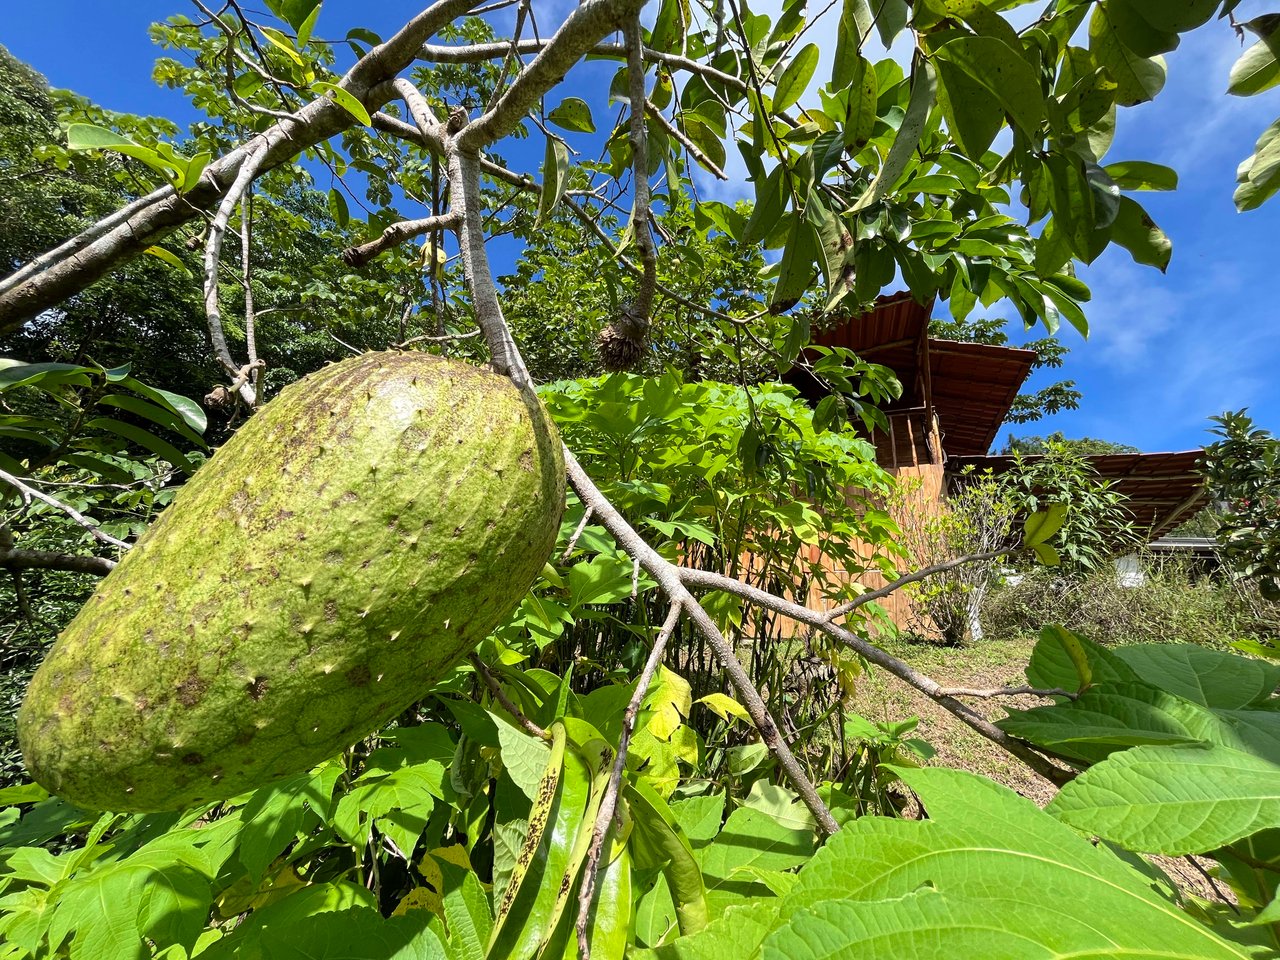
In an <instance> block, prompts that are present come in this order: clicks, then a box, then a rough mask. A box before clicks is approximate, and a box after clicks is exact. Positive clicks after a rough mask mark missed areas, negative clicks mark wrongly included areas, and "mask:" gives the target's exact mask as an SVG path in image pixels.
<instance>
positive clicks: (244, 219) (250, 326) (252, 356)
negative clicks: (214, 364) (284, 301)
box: [240, 184, 262, 407]
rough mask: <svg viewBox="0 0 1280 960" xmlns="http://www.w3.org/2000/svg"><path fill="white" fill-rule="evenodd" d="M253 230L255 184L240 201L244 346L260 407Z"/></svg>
mask: <svg viewBox="0 0 1280 960" xmlns="http://www.w3.org/2000/svg"><path fill="white" fill-rule="evenodd" d="M252 230H253V184H250V185H249V187H248V189H247V190H245V192H244V198H243V199H242V200H241V201H240V275H241V278H242V279H243V281H244V344H245V351H246V352H247V353H248V354H249V365H250V366H251V367H253V368H254V369H253V372H252V373H251V374H250V375H249V381H250V383H251V384H252V386H253V404H252V405H253V406H255V407H256V406H257V405H258V401H259V400H260V399H261V397H262V394H261V391H259V389H258V379H259V376H258V369H257V367H256V366H255V365H256V364H257V362H258V319H257V314H256V313H255V312H254V309H253V283H252V279H253V277H252V272H251V264H250V261H249V254H250V252H251V237H252Z"/></svg>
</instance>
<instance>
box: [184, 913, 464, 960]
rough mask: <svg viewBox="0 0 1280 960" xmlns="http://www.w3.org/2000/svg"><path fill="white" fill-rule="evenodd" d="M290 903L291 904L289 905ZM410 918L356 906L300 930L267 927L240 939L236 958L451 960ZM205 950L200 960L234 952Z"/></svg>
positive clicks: (422, 922)
mask: <svg viewBox="0 0 1280 960" xmlns="http://www.w3.org/2000/svg"><path fill="white" fill-rule="evenodd" d="M285 902H287V901H285ZM415 913H419V911H411V912H410V914H409V915H407V916H402V917H391V918H390V919H385V920H384V919H383V918H382V915H381V914H379V913H378V911H377V910H371V909H369V908H367V907H355V908H353V909H349V910H334V911H327V912H324V913H317V914H316V915H314V916H311V917H308V918H307V919H306V922H305V923H300V924H297V925H296V926H291V925H282V924H272V925H269V926H265V927H264V928H263V929H262V931H261V932H260V933H259V935H258V936H257V937H256V938H255V939H254V940H253V941H252V942H246V941H241V944H242V945H241V947H240V949H239V950H237V951H236V953H235V956H236V958H237V960H251V958H252V960H258V958H261V960H448V954H447V953H446V952H445V949H444V945H443V944H441V943H440V938H439V937H438V936H436V934H435V933H434V932H433V931H431V930H430V929H429V928H428V927H427V926H426V919H425V917H421V916H414V914H415ZM224 942H225V941H219V942H218V943H217V944H215V945H214V947H215V949H213V950H207V951H205V952H204V953H203V954H201V956H202V957H208V958H209V960H217V957H223V956H225V957H230V956H231V954H229V953H227V954H223V953H220V952H217V957H215V955H214V954H215V952H216V947H218V946H220V945H221V944H222V943H224Z"/></svg>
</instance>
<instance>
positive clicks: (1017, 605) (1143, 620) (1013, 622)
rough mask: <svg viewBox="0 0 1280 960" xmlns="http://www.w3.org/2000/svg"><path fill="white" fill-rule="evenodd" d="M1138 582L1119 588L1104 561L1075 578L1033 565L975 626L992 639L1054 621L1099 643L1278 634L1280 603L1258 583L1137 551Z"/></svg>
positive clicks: (987, 606)
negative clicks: (1142, 575) (1211, 574)
mask: <svg viewBox="0 0 1280 960" xmlns="http://www.w3.org/2000/svg"><path fill="white" fill-rule="evenodd" d="M1142 566H1143V569H1144V570H1145V572H1146V579H1145V581H1144V582H1143V583H1141V584H1137V585H1134V586H1124V585H1122V584H1121V583H1120V580H1119V578H1118V577H1117V576H1116V573H1115V571H1114V570H1113V569H1111V568H1110V567H1105V568H1102V569H1099V570H1096V571H1094V572H1092V573H1089V574H1086V575H1082V576H1064V575H1063V574H1062V573H1061V572H1059V571H1056V570H1052V569H1047V568H1040V569H1035V570H1031V571H1029V572H1027V573H1026V574H1025V575H1023V576H1022V577H1021V578H1019V579H1017V582H1013V581H1012V580H1010V581H1007V582H1005V583H1004V584H1003V585H1001V586H999V587H997V588H996V589H995V590H992V591H991V592H990V594H989V595H988V597H987V599H986V602H985V603H984V604H983V608H982V625H983V628H984V630H985V631H986V634H987V635H988V636H990V637H992V638H993V639H1012V638H1015V637H1019V636H1026V635H1034V634H1036V633H1037V632H1039V630H1040V628H1041V627H1042V626H1043V625H1044V624H1046V623H1060V624H1062V625H1064V626H1066V627H1067V628H1069V629H1071V630H1073V631H1075V632H1077V633H1081V634H1083V635H1085V636H1087V637H1090V638H1091V639H1093V640H1095V641H1097V642H1098V643H1102V644H1105V645H1118V644H1125V643H1138V642H1149V641H1153V640H1169V641H1179V642H1183V643H1197V644H1200V645H1202V646H1207V647H1216V648H1219V649H1221V648H1225V647H1227V646H1229V645H1230V644H1231V643H1234V642H1237V641H1240V640H1265V639H1267V638H1271V637H1275V636H1277V635H1280V603H1275V602H1273V601H1268V600H1265V599H1264V598H1263V597H1262V595H1261V593H1260V592H1259V590H1258V589H1257V586H1256V585H1254V584H1250V583H1247V582H1243V581H1228V580H1214V579H1209V578H1206V577H1203V576H1198V575H1197V574H1196V572H1195V571H1194V570H1193V569H1192V567H1191V565H1190V563H1189V562H1188V561H1187V560H1185V559H1184V558H1179V557H1168V556H1162V557H1161V556H1144V557H1143V558H1142Z"/></svg>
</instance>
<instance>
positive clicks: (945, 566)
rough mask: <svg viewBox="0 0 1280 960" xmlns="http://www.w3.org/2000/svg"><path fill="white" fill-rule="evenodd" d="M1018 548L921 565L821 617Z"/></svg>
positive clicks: (837, 616)
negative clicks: (925, 565) (917, 568)
mask: <svg viewBox="0 0 1280 960" xmlns="http://www.w3.org/2000/svg"><path fill="white" fill-rule="evenodd" d="M1018 549H1019V548H1018V547H1006V548H1004V549H1003V550H988V551H987V552H986V553H971V554H968V555H967V556H963V557H957V558H956V559H955V560H947V561H945V562H944V563H935V564H933V565H932V566H928V567H921V568H920V569H919V570H916V571H914V572H913V573H908V574H906V575H905V576H901V577H899V578H898V579H897V580H894V581H893V582H892V583H887V584H885V585H884V586H883V587H877V588H876V589H875V590H868V591H867V592H866V593H863V594H859V595H858V596H856V597H854V598H853V599H852V600H849V601H848V602H846V603H842V604H840V606H838V607H836V608H834V609H832V610H828V611H827V612H826V613H825V614H823V618H824V619H825V620H827V621H828V622H830V621H833V620H839V619H840V618H841V617H843V616H845V615H846V614H848V613H850V612H851V611H853V610H856V609H858V607H861V606H863V605H864V604H868V603H871V602H872V601H873V600H883V599H884V598H885V597H887V596H889V595H890V594H891V593H896V592H897V591H899V590H901V589H902V588H903V587H905V586H907V585H909V584H912V583H918V582H920V581H921V580H926V579H928V578H929V577H932V576H935V575H937V574H939V573H946V572H947V571H948V570H954V569H955V568H956V567H960V566H963V565H964V564H966V563H978V562H980V561H983V560H995V559H997V558H999V557H1005V556H1008V555H1009V554H1011V553H1013V552H1014V551H1015V550H1018Z"/></svg>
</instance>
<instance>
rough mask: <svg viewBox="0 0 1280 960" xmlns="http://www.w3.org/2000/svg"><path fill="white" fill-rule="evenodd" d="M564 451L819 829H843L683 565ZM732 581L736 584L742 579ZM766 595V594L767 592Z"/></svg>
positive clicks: (574, 480)
mask: <svg viewBox="0 0 1280 960" xmlns="http://www.w3.org/2000/svg"><path fill="white" fill-rule="evenodd" d="M564 456H565V468H566V469H567V471H568V474H569V482H570V483H571V484H572V485H573V489H574V490H575V491H577V494H578V499H580V500H581V501H582V502H583V504H584V505H585V506H586V507H588V508H590V509H592V510H593V511H594V513H595V515H596V517H597V518H598V519H599V520H600V522H601V523H602V524H603V525H604V528H605V529H606V530H608V531H609V533H610V534H612V535H613V538H614V540H616V541H617V543H618V546H620V547H621V548H622V549H623V550H625V551H626V552H627V553H628V554H630V555H631V556H632V557H634V558H636V559H637V560H639V561H640V565H641V566H642V567H643V568H644V569H645V570H646V571H647V572H648V573H649V575H650V576H652V577H653V578H654V579H655V580H657V581H658V583H659V585H660V586H661V587H662V589H663V592H664V593H666V595H667V596H668V597H670V598H671V600H672V602H673V603H674V602H678V603H680V605H681V606H682V607H683V608H684V611H685V614H686V615H687V616H688V617H689V619H690V620H691V621H692V622H693V624H694V626H695V627H697V628H698V632H699V633H701V634H702V635H703V637H705V638H706V640H707V643H708V644H709V645H710V646H711V649H712V651H713V652H714V653H715V655H716V659H717V660H718V661H719V662H720V666H721V668H722V669H723V670H724V671H725V673H726V674H727V675H728V678H729V682H730V683H731V684H732V685H733V689H734V691H735V692H736V693H737V695H738V699H739V700H740V701H742V704H743V706H744V707H746V709H747V713H748V714H750V716H751V720H752V722H753V723H754V724H755V727H756V729H757V730H758V731H759V732H760V739H761V740H763V741H764V743H765V745H766V746H767V747H768V748H769V751H770V752H771V753H772V754H773V756H774V757H775V758H776V759H777V761H778V766H779V767H781V768H782V772H783V775H784V776H786V778H787V780H788V781H789V782H790V784H791V786H792V788H793V789H795V791H796V793H798V794H799V795H800V798H801V799H802V800H803V801H804V805H805V806H806V807H808V808H809V811H810V812H811V813H812V814H813V816H814V819H815V820H817V822H818V828H819V829H820V830H821V831H822V832H823V833H825V834H828V835H830V834H833V833H835V832H836V831H837V830H839V829H840V826H839V824H837V823H836V821H835V818H834V817H832V816H831V811H830V810H828V809H827V805H826V804H825V803H823V802H822V798H821V797H819V796H818V791H817V788H816V787H814V785H813V782H812V781H811V780H810V779H809V777H808V775H807V774H806V773H805V772H804V770H803V768H802V767H801V766H800V763H799V761H797V760H796V758H795V755H794V754H793V753H792V752H791V748H790V747H789V746H787V743H786V741H785V740H784V739H783V738H782V735H781V734H780V733H779V732H778V725H777V723H775V722H774V719H773V717H771V716H770V715H769V710H768V708H767V707H766V706H765V703H764V699H763V698H762V697H761V696H760V691H758V690H757V689H756V688H755V684H754V683H752V682H751V678H750V677H749V676H748V675H747V671H746V670H745V669H744V668H743V666H742V664H741V663H739V662H738V658H737V655H736V653H735V651H734V649H733V645H732V644H731V643H730V642H729V641H728V640H726V639H725V637H724V634H722V633H721V632H720V628H719V627H717V626H716V625H715V621H713V620H712V619H711V617H710V616H708V615H707V612H706V611H705V610H704V609H703V608H702V605H701V604H700V603H698V601H697V600H696V599H695V598H694V596H693V594H691V593H690V592H689V590H688V588H687V587H686V586H685V584H684V582H683V581H682V580H681V570H680V568H678V567H676V566H675V565H674V564H672V563H669V562H667V561H666V560H665V559H663V557H662V556H661V555H660V554H659V553H658V552H657V551H656V550H654V549H653V547H651V546H649V544H648V543H647V542H646V541H645V539H644V538H643V537H641V536H640V534H639V533H637V532H636V531H635V529H634V528H633V527H632V526H631V524H629V523H627V521H626V519H625V518H624V517H623V516H622V514H620V513H619V512H618V510H617V508H616V507H614V505H613V504H612V503H610V502H609V500H608V498H607V497H605V495H604V494H603V493H601V492H600V490H599V488H598V487H596V485H595V484H594V483H592V481H591V478H590V477H589V476H587V473H586V471H585V470H583V469H582V464H580V463H578V460H577V458H576V457H575V456H574V455H573V451H571V450H569V449H568V448H567V447H566V448H565V452H564ZM726 579H727V578H726ZM732 582H734V583H737V582H738V581H736V580H735V581H732ZM766 596H768V595H767V594H766ZM801 609H803V608H801Z"/></svg>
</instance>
